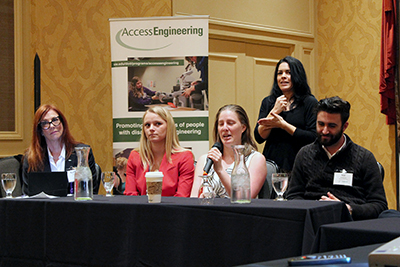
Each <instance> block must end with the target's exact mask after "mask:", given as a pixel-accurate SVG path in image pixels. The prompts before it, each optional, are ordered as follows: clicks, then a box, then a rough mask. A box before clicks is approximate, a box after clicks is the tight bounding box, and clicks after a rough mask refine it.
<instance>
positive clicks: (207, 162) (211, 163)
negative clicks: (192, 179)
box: [203, 142, 224, 175]
mask: <svg viewBox="0 0 400 267" xmlns="http://www.w3.org/2000/svg"><path fill="white" fill-rule="evenodd" d="M212 147H216V148H218V150H219V151H221V153H222V151H223V148H224V147H223V146H222V144H221V143H220V142H215V144H214V145H213V146H212ZM213 164H214V162H213V161H212V159H210V158H207V161H206V165H205V166H204V169H203V174H204V175H207V174H208V172H209V171H210V169H211V166H212V165H213Z"/></svg>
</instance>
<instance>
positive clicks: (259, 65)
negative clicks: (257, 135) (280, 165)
mask: <svg viewBox="0 0 400 267" xmlns="http://www.w3.org/2000/svg"><path fill="white" fill-rule="evenodd" d="M278 61H279V60H278V59H262V58H255V59H254V60H253V68H254V103H253V105H252V106H251V107H252V108H251V115H250V112H249V117H250V122H251V127H252V130H254V127H255V125H256V122H257V119H258V113H259V111H260V106H261V101H262V100H263V99H264V98H265V97H266V96H268V95H269V94H270V92H271V89H272V84H273V82H274V72H275V66H276V63H277V62H278ZM257 145H258V151H260V152H262V150H263V148H264V143H263V144H261V145H259V144H257Z"/></svg>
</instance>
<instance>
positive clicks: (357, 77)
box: [316, 0, 396, 208]
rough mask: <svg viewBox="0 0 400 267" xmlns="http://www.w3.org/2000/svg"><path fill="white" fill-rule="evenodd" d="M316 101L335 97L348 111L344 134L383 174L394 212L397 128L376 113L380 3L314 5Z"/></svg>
mask: <svg viewBox="0 0 400 267" xmlns="http://www.w3.org/2000/svg"><path fill="white" fill-rule="evenodd" d="M316 6H317V7H316V12H317V18H318V20H317V25H316V30H317V38H318V56H317V57H318V60H317V62H318V70H317V71H318V73H319V76H318V86H319V88H318V95H319V97H320V98H322V97H326V96H334V95H339V96H340V97H342V98H344V99H346V100H348V101H349V102H350V103H351V105H352V107H351V115H350V120H349V121H350V125H349V127H348V129H347V130H346V133H348V134H349V136H350V137H351V138H352V140H353V141H355V142H356V143H358V144H359V145H361V146H363V147H365V148H367V149H369V150H370V151H371V152H372V153H374V155H375V157H376V159H377V160H378V161H380V162H381V163H382V164H383V166H384V168H385V181H384V186H385V190H386V196H387V199H388V202H389V207H390V208H396V161H395V158H396V157H395V137H394V136H395V133H394V130H395V128H394V127H393V126H388V125H386V118H385V116H384V115H383V114H381V113H380V96H379V93H378V88H379V62H380V61H379V59H380V32H381V6H382V2H381V1H373V0H366V1H347V0H338V1H334V2H332V1H327V0H318V1H317V2H316Z"/></svg>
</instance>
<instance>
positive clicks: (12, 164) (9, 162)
mask: <svg viewBox="0 0 400 267" xmlns="http://www.w3.org/2000/svg"><path fill="white" fill-rule="evenodd" d="M21 160H22V155H17V156H12V157H6V158H2V159H0V175H1V174H2V173H7V172H13V173H15V174H16V175H17V185H16V186H15V189H14V191H13V194H12V195H13V196H14V197H17V196H21V195H22V182H21V181H22V168H21ZM0 192H1V196H2V197H5V196H6V192H4V189H3V187H2V186H1V185H0Z"/></svg>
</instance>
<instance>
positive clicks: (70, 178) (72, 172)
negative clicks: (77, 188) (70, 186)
mask: <svg viewBox="0 0 400 267" xmlns="http://www.w3.org/2000/svg"><path fill="white" fill-rule="evenodd" d="M67 177H68V182H69V183H73V182H74V181H75V170H69V171H67Z"/></svg>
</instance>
